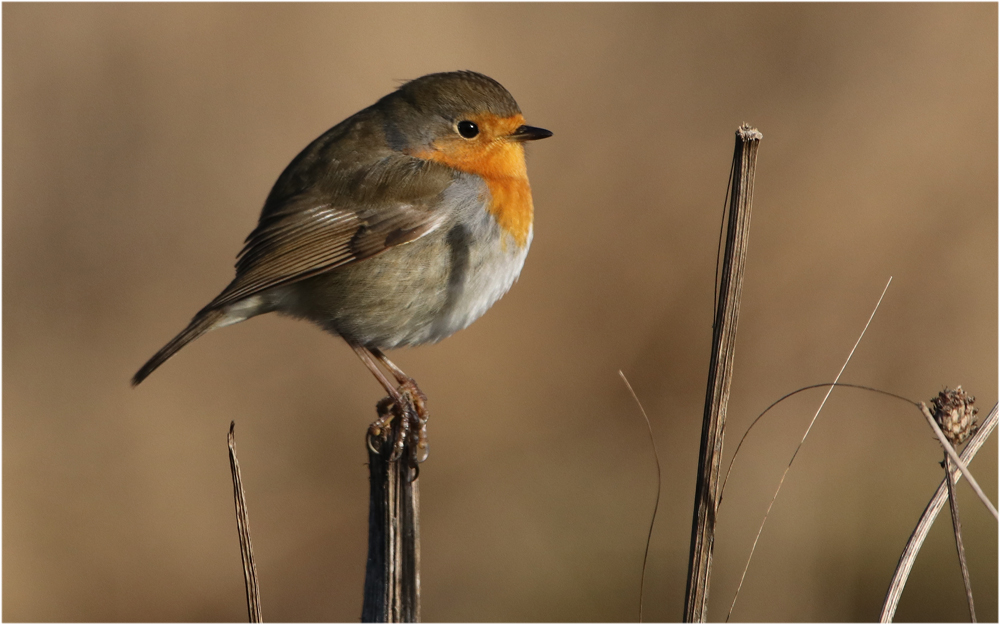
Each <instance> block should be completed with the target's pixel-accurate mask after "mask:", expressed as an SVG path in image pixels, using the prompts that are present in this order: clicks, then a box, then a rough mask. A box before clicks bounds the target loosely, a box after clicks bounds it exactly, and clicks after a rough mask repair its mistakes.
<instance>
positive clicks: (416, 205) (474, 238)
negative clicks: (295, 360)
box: [132, 70, 552, 431]
mask: <svg viewBox="0 0 1000 625" xmlns="http://www.w3.org/2000/svg"><path fill="white" fill-rule="evenodd" d="M551 136H552V133H551V132H550V131H548V130H545V129H543V128H538V127H534V126H529V125H527V124H526V123H525V119H524V116H523V114H522V112H521V109H520V107H519V106H518V104H517V102H516V101H515V100H514V98H513V96H511V94H510V92H508V91H507V89H505V88H504V87H503V86H502V85H501V84H500V83H499V82H497V81H496V80H494V79H492V78H489V77H488V76H485V75H484V74H480V73H477V72H473V71H467V70H466V71H453V72H441V73H434V74H428V75H426V76H422V77H420V78H416V79H414V80H410V81H409V82H405V83H403V84H401V85H400V86H399V87H398V88H397V89H396V90H395V91H393V92H391V93H389V94H388V95H386V96H384V97H382V98H381V99H379V100H378V101H377V102H376V103H375V104H373V105H371V106H369V107H368V108H365V109H363V110H361V111H359V112H358V113H355V114H354V115H352V116H350V117H348V118H347V119H345V120H344V121H342V122H340V123H339V124H337V125H336V126H334V127H333V128H331V129H330V130H328V131H326V132H325V133H323V134H322V135H320V136H319V137H318V138H317V139H316V140H314V141H313V142H312V143H310V144H309V145H308V146H307V147H306V148H305V149H303V150H302V151H301V152H300V153H299V154H298V155H297V156H296V157H295V158H294V159H292V161H291V163H289V165H288V166H287V167H286V168H285V169H284V171H283V172H282V173H281V175H280V176H279V177H278V179H277V181H276V182H275V184H274V186H273V188H272V189H271V192H270V193H269V194H268V196H267V198H266V200H265V202H264V207H263V210H262V211H261V214H260V218H259V220H258V223H257V226H256V228H254V230H253V231H252V232H250V234H249V236H247V238H246V241H245V242H244V246H243V249H242V251H240V253H239V254H238V256H237V260H236V277H235V278H234V279H233V280H232V282H230V283H229V285H228V286H227V287H226V288H224V289H223V290H222V292H221V293H219V295H218V296H216V297H215V299H213V300H212V301H210V302H209V303H208V304H207V305H206V306H205V307H203V308H202V309H201V310H199V311H198V313H197V314H195V316H194V318H192V319H191V322H190V323H189V324H188V325H187V327H186V328H184V329H183V330H182V331H181V332H180V333H179V334H178V335H177V336H175V337H174V338H173V339H172V340H171V341H170V342H169V343H167V344H166V345H164V346H163V347H162V348H161V349H160V350H159V351H158V352H156V354H155V355H153V357H152V358H150V359H149V361H147V362H146V364H144V365H143V366H142V367H141V368H140V369H139V370H138V372H137V373H136V374H135V375H134V377H133V378H132V386H133V387H134V386H136V385H138V384H139V383H140V382H142V381H143V380H145V379H146V377H147V376H149V375H150V374H151V373H152V372H153V371H154V370H155V369H157V368H158V367H159V366H160V365H162V364H163V363H164V362H166V361H167V359H169V358H170V357H171V356H173V355H174V354H176V353H177V351H178V350H180V349H181V348H182V347H184V346H185V345H187V344H188V343H190V342H191V341H193V340H195V339H196V338H198V337H200V336H202V335H203V334H205V333H206V332H209V331H211V330H216V329H219V328H223V327H226V326H229V325H233V324H236V323H240V322H242V321H245V320H247V319H250V318H251V317H255V316H257V315H262V314H265V313H270V312H275V313H278V314H280V315H286V316H290V317H293V318H298V319H304V320H307V321H310V322H312V323H314V324H316V325H318V326H319V327H320V328H322V329H323V330H325V331H327V332H329V333H330V334H333V335H335V336H339V337H341V338H343V339H344V340H345V341H346V342H347V343H348V345H350V347H351V348H352V349H353V350H354V352H355V353H356V354H357V355H358V357H359V358H360V359H361V360H362V362H363V363H364V364H365V365H366V367H367V368H368V369H369V370H370V371H371V372H372V374H373V375H374V376H375V378H376V379H377V380H378V381H379V383H380V384H381V385H382V387H383V388H384V389H385V390H386V392H387V394H388V397H387V399H388V400H391V403H392V404H394V405H395V406H397V408H398V409H399V410H405V406H406V405H407V402H408V401H410V402H414V403H416V404H417V406H416V408H417V411H418V412H421V411H423V412H424V417H423V418H424V422H426V416H425V412H426V408H425V406H424V403H423V402H424V400H425V399H426V398H425V397H424V395H423V394H422V393H421V392H420V391H419V387H418V386H417V385H416V382H415V381H414V380H413V378H411V377H410V376H408V375H406V374H405V373H404V372H403V371H402V370H401V369H400V368H399V367H398V366H396V365H395V364H394V363H392V361H390V360H389V359H388V358H387V357H386V356H385V353H384V351H385V350H391V349H396V348H399V347H407V346H417V345H423V344H428V343H435V342H437V341H440V340H441V339H444V338H446V337H448V336H451V335H452V334H454V333H455V332H457V331H458V330H461V329H464V328H466V327H467V326H469V324H471V323H472V322H473V321H475V320H476V319H478V318H479V317H481V316H482V315H483V314H484V313H485V312H486V311H487V310H488V309H489V308H490V307H491V306H492V305H493V304H495V303H496V302H497V300H499V299H500V298H501V297H502V296H503V295H504V294H505V293H506V292H507V291H508V289H510V287H511V286H512V285H513V284H514V282H515V281H516V280H517V278H518V276H519V275H520V272H521V269H522V267H523V265H524V261H525V257H526V256H527V253H528V248H529V247H530V245H531V240H532V236H533V218H534V205H533V201H532V196H531V185H530V184H529V182H528V176H527V169H526V163H525V155H524V144H525V143H526V142H529V141H535V140H538V139H544V138H547V137H551ZM378 365H382V366H383V367H384V368H385V369H386V370H387V371H388V373H389V374H390V375H392V376H393V377H394V378H395V381H396V383H395V384H394V383H392V382H391V381H390V380H389V379H388V377H387V376H386V375H385V374H384V373H383V372H382V371H381V370H380V369H379V366H378ZM380 414H382V409H381V408H380ZM387 418H391V415H389V416H388V417H385V416H383V418H382V419H381V421H382V423H381V425H383V426H384V425H385V420H386V419H387ZM377 423H378V422H377ZM372 427H373V428H374V429H373V431H374V430H375V429H378V428H376V426H375V424H373V426H372Z"/></svg>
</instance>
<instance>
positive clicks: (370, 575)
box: [361, 411, 420, 623]
mask: <svg viewBox="0 0 1000 625" xmlns="http://www.w3.org/2000/svg"><path fill="white" fill-rule="evenodd" d="M405 412H408V411H405ZM409 417H410V415H407V416H406V417H402V418H399V417H397V418H395V419H393V421H392V423H391V424H390V428H388V429H387V431H386V432H385V433H384V435H383V436H381V437H379V442H380V444H379V445H378V446H377V447H375V446H373V445H372V444H371V442H370V440H369V439H368V438H367V436H368V433H367V432H366V445H367V448H368V471H369V479H370V494H369V507H368V563H367V566H366V568H365V588H364V603H363V606H362V609H361V622H363V623H416V622H418V621H419V620H420V521H419V518H420V490H419V488H418V482H417V474H418V470H417V469H416V468H415V467H413V466H411V464H413V463H412V462H411V460H412V458H413V457H414V456H413V453H412V445H415V444H416V441H415V440H413V439H414V437H411V436H408V435H405V434H406V432H404V438H403V449H402V453H398V450H397V449H396V447H395V445H394V444H393V441H395V440H397V438H396V435H397V430H398V428H400V427H404V429H405V424H406V422H407V419H409ZM394 452H397V453H395V455H396V456H398V457H394Z"/></svg>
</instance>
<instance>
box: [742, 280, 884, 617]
mask: <svg viewBox="0 0 1000 625" xmlns="http://www.w3.org/2000/svg"><path fill="white" fill-rule="evenodd" d="M890 284H892V276H889V280H888V281H887V282H886V283H885V288H883V289H882V294H881V295H879V298H878V301H877V302H876V303H875V308H873V309H872V314H871V315H869V316H868V322H867V323H865V327H864V329H862V330H861V334H860V335H858V340H857V341H855V342H854V347H852V348H851V353H849V354H848V355H847V360H845V361H844V364H843V365H842V366H841V367H840V371H839V372H838V373H837V377H836V379H834V381H833V384H831V385H830V388H829V389H827V391H826V395H824V396H823V401H821V402H820V404H819V408H817V409H816V414H814V415H813V418H812V421H810V422H809V427H807V428H806V432H805V434H803V435H802V440H800V441H799V444H798V446H797V447H796V448H795V452H794V453H792V457H791V459H790V460H789V461H788V466H786V467H785V472H784V473H782V474H781V479H780V480H779V481H778V487H777V488H776V489H775V490H774V496H772V497H771V503H769V504H767V511H766V512H764V518H763V519H762V520H761V522H760V527H759V528H758V529H757V536H756V537H755V538H754V539H753V546H752V547H750V555H749V556H747V563H746V565H745V566H744V567H743V574H742V575H740V583H739V586H737V587H736V593H735V594H734V595H733V602H732V603H731V604H730V605H729V613H728V614H727V615H726V621H729V618H730V617H731V616H732V615H733V608H735V607H736V600H737V599H738V598H739V596H740V589H741V588H743V581H744V580H745V579H746V576H747V570H748V569H749V568H750V562H751V560H753V554H754V552H755V551H756V550H757V542H758V541H759V540H760V535H761V532H763V531H764V524H765V523H767V517H768V515H769V514H771V507H772V506H774V502H775V500H776V499H777V498H778V493H780V492H781V486H782V485H783V484H784V483H785V477H786V476H787V475H788V471H789V469H791V468H792V463H793V462H795V457H796V456H798V455H799V450H800V449H802V445H803V443H805V442H806V438H807V437H808V436H809V432H811V431H812V428H813V425H815V424H816V419H817V418H818V417H819V413H820V412H821V411H822V410H823V406H825V405H826V400H828V399H830V393H832V392H833V389H834V388H835V387H836V386H837V383H838V382H840V376H842V375H844V369H847V365H848V363H850V362H851V358H853V357H854V352H855V351H857V349H858V345H860V344H861V339H863V338H865V333H866V332H868V326H870V325H871V324H872V319H874V318H875V313H877V312H878V309H879V306H881V305H882V299H883V298H884V297H885V292H886V291H888V290H889V285H890Z"/></svg>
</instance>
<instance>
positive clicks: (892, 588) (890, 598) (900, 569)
mask: <svg viewBox="0 0 1000 625" xmlns="http://www.w3.org/2000/svg"><path fill="white" fill-rule="evenodd" d="M997 406H998V405H997V404H994V405H993V409H992V410H991V411H990V414H989V415H987V416H986V419H984V420H983V422H982V423H981V424H980V426H979V430H978V431H977V432H976V433H975V435H973V437H972V438H971V439H969V442H968V443H967V444H966V445H965V449H964V450H963V451H962V460H963V462H965V463H966V464H967V463H969V462H972V459H973V458H975V457H976V453H978V452H979V450H980V448H982V446H983V445H984V444H985V443H986V439H988V438H989V437H990V434H992V433H993V430H995V429H996V427H997V420H998V417H997ZM961 479H962V475H961V474H960V473H958V474H956V475H955V483H956V484H957V483H958V481H959V480H961ZM947 498H948V482H947V480H942V481H941V485H940V486H938V489H937V492H935V493H934V496H933V497H931V500H930V502H928V504H927V507H926V508H924V512H923V514H921V515H920V520H919V521H917V526H916V527H915V528H914V529H913V533H912V534H911V535H910V539H909V540H908V541H907V542H906V546H905V547H904V548H903V553H902V554H901V555H900V556H899V562H898V563H897V564H896V571H895V573H893V576H892V581H891V582H889V589H888V591H886V594H885V601H883V603H882V612H881V613H880V614H879V622H880V623H891V622H892V619H893V617H894V616H895V615H896V607H897V606H899V599H900V597H902V595H903V588H904V587H905V586H906V580H907V579H908V578H909V576H910V570H911V569H913V563H914V562H915V561H916V559H917V554H919V553H920V548H921V547H922V546H923V544H924V540H925V539H926V538H927V534H928V533H929V532H930V531H931V526H933V525H934V520H935V519H937V515H938V513H939V512H941V508H942V507H944V502H945V500H946V499H947Z"/></svg>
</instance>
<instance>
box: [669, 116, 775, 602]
mask: <svg viewBox="0 0 1000 625" xmlns="http://www.w3.org/2000/svg"><path fill="white" fill-rule="evenodd" d="M761 138H762V135H761V133H760V132H758V131H757V130H756V129H755V128H751V127H750V126H749V125H747V124H744V125H742V126H741V127H740V128H739V129H738V130H737V131H736V147H735V150H734V153H733V161H734V162H733V167H732V170H731V171H732V174H731V178H730V182H731V185H732V186H731V188H732V194H731V195H730V200H729V218H728V222H729V225H728V229H727V232H726V251H725V256H724V258H723V262H722V271H721V276H720V283H719V290H718V293H719V295H718V300H717V304H716V309H715V321H714V323H713V324H712V328H713V332H712V354H711V361H710V363H709V370H708V388H707V390H706V393H705V414H704V420H703V423H702V430H701V448H700V451H699V456H698V477H697V482H696V484H695V496H694V497H695V503H694V518H693V520H692V527H691V552H690V558H689V560H688V579H687V588H686V590H685V597H684V620H685V621H687V622H705V620H706V618H707V616H708V590H709V583H710V579H711V574H712V547H713V545H714V543H715V513H716V510H717V509H718V490H719V468H720V466H721V462H722V442H723V432H724V431H725V423H726V407H727V405H728V403H729V387H730V383H731V381H732V375H733V361H734V358H735V347H736V327H737V321H738V320H739V313H740V297H741V295H742V291H743V269H744V266H745V265H746V256H747V248H748V247H749V242H750V213H751V208H752V205H753V184H754V176H755V172H756V168H757V149H758V147H759V146H760V140H761Z"/></svg>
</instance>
